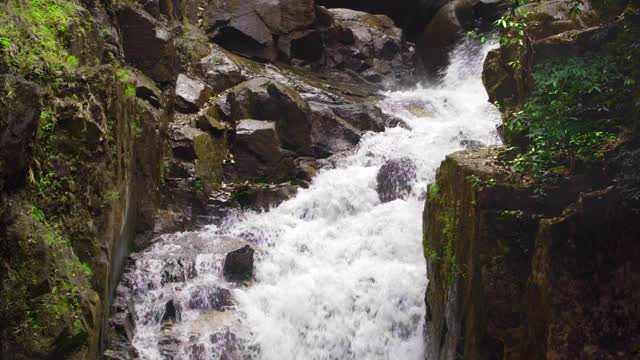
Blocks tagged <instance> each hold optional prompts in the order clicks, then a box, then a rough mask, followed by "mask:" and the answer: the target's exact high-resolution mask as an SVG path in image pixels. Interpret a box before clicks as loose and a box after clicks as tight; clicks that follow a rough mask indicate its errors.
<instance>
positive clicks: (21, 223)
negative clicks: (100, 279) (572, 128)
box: [0, 205, 92, 355]
mask: <svg viewBox="0 0 640 360" xmlns="http://www.w3.org/2000/svg"><path fill="white" fill-rule="evenodd" d="M10 233H11V234H13V237H14V238H15V240H16V243H17V245H18V248H17V250H16V252H15V253H14V254H13V257H12V259H18V260H20V261H12V262H10V263H6V264H5V265H6V266H7V267H8V276H7V277H6V278H5V279H4V280H3V282H2V293H3V296H2V298H1V299H0V304H1V308H2V311H3V313H5V314H11V315H12V316H13V317H14V318H13V319H12V325H11V326H10V329H9V332H8V334H11V336H12V337H13V339H11V340H13V341H14V342H16V343H18V344H20V345H21V346H22V347H23V349H24V351H25V352H26V353H28V354H33V355H35V354H48V353H51V352H52V351H54V348H56V347H59V346H61V343H63V344H62V345H64V343H65V341H72V339H73V338H74V337H86V333H87V331H88V329H87V327H86V326H85V323H86V320H85V315H84V312H83V310H84V309H83V306H82V304H81V303H82V300H83V299H84V298H86V297H87V296H88V295H89V294H91V293H92V290H91V289H90V285H89V280H90V277H91V271H90V269H89V268H88V266H87V265H86V264H83V263H81V262H80V261H79V260H78V258H77V256H76V255H75V254H74V251H73V249H72V247H71V244H70V243H71V242H70V240H69V239H68V238H67V237H66V236H65V234H64V232H63V231H62V227H61V225H60V224H58V223H50V222H49V221H48V220H47V219H46V218H45V215H44V212H43V211H41V210H40V209H38V208H37V207H35V206H33V205H31V206H24V207H23V208H22V210H21V211H20V212H19V215H18V219H17V221H16V223H15V225H14V226H13V227H12V228H11V229H10Z"/></svg>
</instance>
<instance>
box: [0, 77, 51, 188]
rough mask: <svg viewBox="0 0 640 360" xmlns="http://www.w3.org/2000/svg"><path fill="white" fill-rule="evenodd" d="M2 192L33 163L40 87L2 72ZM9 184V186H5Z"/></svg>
mask: <svg viewBox="0 0 640 360" xmlns="http://www.w3.org/2000/svg"><path fill="white" fill-rule="evenodd" d="M0 89H2V90H4V91H5V93H6V96H4V98H3V99H2V100H1V101H0V192H1V191H2V190H3V189H4V188H5V186H6V187H9V188H11V187H13V186H15V185H17V184H19V183H20V182H21V181H22V180H23V179H24V176H25V174H26V171H27V167H28V166H29V164H30V163H31V147H32V143H33V140H34V137H35V134H36V128H37V126H38V119H39V118H40V107H41V106H40V92H39V89H38V87H37V86H36V85H35V84H33V83H29V82H27V81H24V80H21V79H18V78H16V77H14V76H11V75H0ZM5 184H6V185H5Z"/></svg>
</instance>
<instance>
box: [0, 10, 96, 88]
mask: <svg viewBox="0 0 640 360" xmlns="http://www.w3.org/2000/svg"><path fill="white" fill-rule="evenodd" d="M82 21H88V20H86V19H83V18H82V17H81V16H80V12H79V7H78V6H77V4H76V3H75V1H71V0H28V1H19V0H8V1H7V2H5V3H0V36H1V37H2V41H1V43H2V46H1V49H0V53H1V56H2V59H3V61H2V62H4V63H5V64H6V65H7V67H8V68H9V69H8V70H10V71H11V72H13V73H15V74H16V75H19V76H21V77H23V78H25V79H28V80H41V81H42V82H53V83H58V82H60V80H61V79H62V78H63V77H64V74H65V73H69V72H71V71H73V70H74V69H75V68H76V67H77V66H78V63H79V61H78V58H77V57H75V56H74V55H72V54H70V53H69V50H68V48H67V44H69V43H70V42H71V41H72V39H73V34H72V32H71V29H72V27H73V26H74V24H77V23H81V22H82Z"/></svg>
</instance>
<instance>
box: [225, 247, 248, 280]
mask: <svg viewBox="0 0 640 360" xmlns="http://www.w3.org/2000/svg"><path fill="white" fill-rule="evenodd" d="M254 253H255V251H254V250H253V248H252V247H251V246H249V245H245V246H244V247H243V248H241V249H238V250H235V251H232V252H230V253H228V254H227V257H226V258H225V260H224V269H223V272H224V277H225V278H226V279H227V280H231V281H245V280H251V277H252V276H253V254H254Z"/></svg>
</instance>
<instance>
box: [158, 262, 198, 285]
mask: <svg viewBox="0 0 640 360" xmlns="http://www.w3.org/2000/svg"><path fill="white" fill-rule="evenodd" d="M196 275H197V273H196V268H195V261H194V260H193V259H167V260H166V263H165V264H164V266H163V267H162V276H161V281H160V283H161V285H164V284H167V283H176V282H185V281H187V280H188V279H193V278H194V277H195V276H196Z"/></svg>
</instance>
